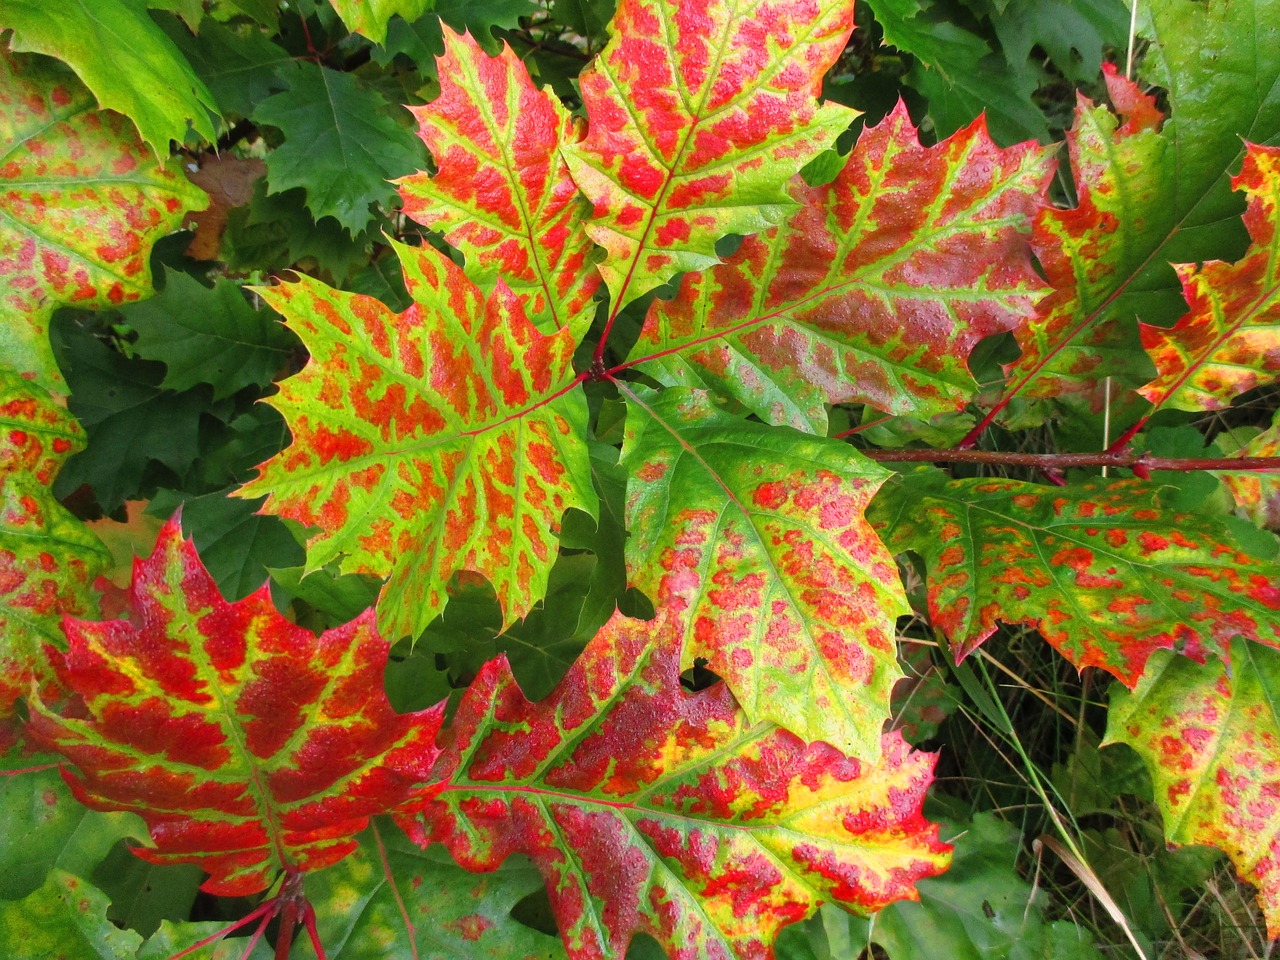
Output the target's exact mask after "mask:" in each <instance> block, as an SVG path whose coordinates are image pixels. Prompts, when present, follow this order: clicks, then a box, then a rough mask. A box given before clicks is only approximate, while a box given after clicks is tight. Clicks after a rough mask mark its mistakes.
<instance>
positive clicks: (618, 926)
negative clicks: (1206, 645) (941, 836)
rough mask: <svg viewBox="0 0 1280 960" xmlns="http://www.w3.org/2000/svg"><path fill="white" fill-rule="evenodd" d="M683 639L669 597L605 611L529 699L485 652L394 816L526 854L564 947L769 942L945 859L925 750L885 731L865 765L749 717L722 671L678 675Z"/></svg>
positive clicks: (893, 895) (451, 843)
mask: <svg viewBox="0 0 1280 960" xmlns="http://www.w3.org/2000/svg"><path fill="white" fill-rule="evenodd" d="M679 646H680V636H679V634H678V627H677V626H676V625H675V624H674V623H673V622H672V621H671V620H669V619H667V618H666V617H665V616H664V615H662V614H660V615H659V617H658V618H657V619H655V620H653V621H648V622H646V621H641V620H629V619H627V618H625V617H623V616H622V615H621V614H619V615H617V616H616V617H615V618H614V619H613V620H611V621H610V622H609V624H607V625H606V626H605V628H604V629H603V630H602V631H601V632H600V634H598V635H597V637H596V638H595V639H594V640H593V641H592V642H591V644H590V645H589V646H588V647H587V649H586V651H585V652H584V653H583V655H582V657H581V658H580V659H579V660H578V662H577V663H576V664H575V665H574V667H573V668H572V669H571V670H570V671H569V674H568V675H567V676H566V677H565V679H564V681H563V682H562V683H561V685H560V686H559V687H558V688H557V689H556V690H555V691H554V692H553V693H552V694H551V695H550V696H549V697H548V698H547V699H546V700H544V701H541V702H540V703H530V702H529V701H528V700H526V699H525V697H524V695H523V694H522V693H521V692H520V689H519V687H517V686H516V684H515V681H514V679H513V678H512V676H511V671H510V670H509V668H508V667H507V666H506V664H505V663H504V662H503V661H501V660H498V661H493V662H491V663H490V664H488V665H487V666H486V667H485V668H484V669H483V670H482V671H481V672H480V674H479V675H478V676H477V677H476V679H475V681H474V682H473V683H472V685H471V687H470V688H469V689H468V691H467V693H466V694H465V695H464V697H463V699H462V702H461V703H460V704H459V706H458V710H457V712H456V714H455V715H454V718H453V721H452V723H451V725H450V727H449V729H448V731H447V732H446V734H445V736H444V738H443V740H442V742H441V748H442V751H443V752H442V754H441V758H440V763H439V765H438V767H437V770H436V772H435V776H436V777H437V778H438V779H439V780H440V781H441V783H442V791H441V793H440V794H439V795H438V796H437V797H436V798H435V799H433V800H431V801H430V802H429V803H428V804H427V805H426V808H425V809H424V811H423V812H422V814H421V816H420V817H419V818H415V819H413V820H412V821H411V822H409V823H407V824H406V826H407V827H408V828H409V829H410V830H412V831H413V832H414V833H416V835H417V837H416V838H417V839H419V840H421V841H423V842H425V841H428V840H433V841H439V842H441V843H444V844H445V845H446V846H447V847H448V848H449V850H450V852H451V853H452V854H453V856H454V857H455V858H456V859H457V860H458V862H459V863H460V864H462V865H463V866H465V867H467V868H468V869H472V870H492V869H494V868H496V867H497V866H498V865H499V864H501V863H502V862H503V861H504V860H505V859H506V858H507V857H508V856H510V855H511V854H513V853H524V854H527V855H528V856H529V857H530V858H532V860H533V861H534V863H535V864H537V866H538V869H539V870H540V871H541V872H542V874H543V877H544V878H545V879H546V881H547V886H548V892H549V893H550V896H551V904H552V909H553V910H554V912H555V915H556V919H557V922H558V924H559V927H560V933H561V936H562V937H563V938H564V942H565V945H566V947H567V948H568V951H569V955H570V956H571V957H574V958H588V957H592V958H594V957H604V956H614V957H621V956H622V955H623V954H624V953H625V951H626V947H627V944H628V943H629V942H630V940H631V938H632V936H633V935H634V934H635V933H639V932H643V933H648V934H649V935H651V936H652V937H654V938H655V939H656V940H657V941H658V943H659V944H660V945H661V946H662V947H663V948H664V949H665V950H667V951H668V952H669V953H670V955H671V956H672V957H673V958H675V960H692V958H695V957H697V958H702V957H721V958H729V957H734V956H740V957H760V958H766V957H769V956H771V955H772V949H771V944H772V942H773V939H774V937H775V936H776V934H777V931H778V930H779V929H780V928H781V927H783V926H785V925H787V924H789V923H794V922H796V921H797V920H802V919H804V918H805V917H806V916H808V915H809V914H811V913H812V912H813V911H814V910H815V909H817V906H818V904H819V903H820V902H821V901H823V900H833V901H835V902H837V903H840V904H841V905H842V906H844V907H846V908H847V909H851V910H855V911H857V912H860V913H867V912H872V911H874V910H876V909H878V908H880V907H882V906H884V905H885V904H886V903H889V902H891V901H893V900H897V899H902V898H913V897H915V896H916V893H915V886H914V884H915V881H916V880H918V879H919V878H921V877H924V876H929V875H932V874H935V873H938V872H940V871H941V870H943V869H944V868H945V865H946V862H947V851H948V849H949V848H948V847H947V845H946V844H943V843H941V842H940V841H939V840H938V838H937V827H936V826H934V825H932V824H930V823H928V822H927V821H926V820H925V819H924V817H923V816H922V815H921V812H920V804H921V801H922V800H923V796H924V790H925V787H926V786H927V784H928V782H929V780H930V778H931V767H932V757H931V756H930V755H929V754H921V753H913V752H911V751H910V750H909V749H908V748H907V747H906V745H905V744H904V743H903V742H902V740H901V739H900V738H899V737H898V736H897V735H896V734H889V735H887V736H886V737H885V740H884V748H883V759H882V760H881V762H880V764H879V765H871V764H866V763H864V762H860V761H858V760H854V759H851V758H849V757H846V756H844V755H843V754H841V753H840V752H839V751H838V750H836V749H835V748H834V747H832V746H830V745H829V744H825V743H812V744H805V743H804V742H803V741H801V740H799V739H797V738H796V737H795V736H794V735H793V734H790V733H787V732H786V731H784V730H781V729H780V728H778V727H775V726H773V725H771V724H765V723H760V724H750V723H749V722H748V721H747V719H746V716H745V715H744V714H743V712H742V711H741V710H740V709H739V708H738V706H737V704H736V703H735V702H734V700H733V696H732V694H731V693H730V692H729V690H728V688H727V687H726V686H725V685H724V684H717V685H715V686H712V687H711V688H709V689H706V690H702V691H700V692H698V693H693V694H690V693H686V692H685V691H684V690H683V689H682V688H681V686H680V679H679V673H680V666H679V658H678V654H677V653H676V651H677V650H678V649H679Z"/></svg>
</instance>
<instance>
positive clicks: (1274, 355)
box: [1138, 143, 1280, 410]
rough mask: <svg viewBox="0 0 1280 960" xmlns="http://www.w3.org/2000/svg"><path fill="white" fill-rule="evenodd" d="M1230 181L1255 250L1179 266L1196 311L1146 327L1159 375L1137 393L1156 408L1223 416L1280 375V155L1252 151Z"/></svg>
mask: <svg viewBox="0 0 1280 960" xmlns="http://www.w3.org/2000/svg"><path fill="white" fill-rule="evenodd" d="M1231 182H1232V185H1233V186H1234V187H1235V188H1236V189H1237V190H1240V191H1242V192H1243V193H1244V194H1245V196H1246V197H1248V208H1247V209H1246V211H1245V215H1244V222H1245V226H1246V227H1248V230H1249V236H1250V237H1252V238H1253V244H1252V245H1251V246H1250V247H1249V249H1248V250H1247V251H1245V255H1244V257H1243V258H1241V259H1240V260H1238V261H1236V262H1235V263H1224V262H1222V261H1221V260H1215V261H1211V262H1209V263H1206V264H1204V265H1203V266H1197V265H1196V264H1178V265H1175V267H1174V269H1175V270H1177V271H1178V277H1179V279H1181V281H1182V290H1183V295H1184V296H1185V297H1186V298H1187V303H1188V305H1189V307H1190V309H1189V310H1188V312H1187V314H1186V316H1184V317H1183V318H1182V319H1181V320H1179V321H1178V322H1177V324H1176V325H1175V326H1174V327H1173V328H1172V329H1167V330H1166V329H1164V328H1162V327H1155V326H1151V325H1149V324H1142V325H1141V331H1142V346H1143V348H1144V349H1145V350H1146V351H1147V354H1148V355H1149V356H1150V357H1151V360H1152V362H1153V363H1154V364H1155V367H1156V373H1157V375H1156V378H1155V379H1154V380H1152V381H1151V382H1150V383H1148V384H1146V385H1145V386H1144V387H1142V388H1141V389H1140V390H1139V391H1138V392H1139V393H1141V394H1142V395H1143V396H1144V397H1146V398H1147V399H1148V400H1150V401H1151V402H1152V403H1153V404H1154V405H1155V406H1157V407H1162V406H1163V407H1173V408H1174V409H1176V410H1220V409H1223V408H1224V407H1227V406H1229V405H1230V403H1231V401H1232V400H1233V399H1235V398H1236V397H1237V396H1239V395H1240V394H1242V393H1244V392H1245V391H1247V390H1252V389H1253V388H1254V387H1259V386H1263V385H1265V384H1268V383H1271V382H1272V381H1273V380H1275V378H1276V377H1277V376H1280V231H1278V230H1277V207H1280V148H1275V147H1262V146H1257V145H1256V144H1252V143H1250V144H1246V146H1245V155H1244V165H1243V167H1242V168H1241V170H1240V172H1239V173H1238V174H1236V176H1235V177H1233V178H1232V181H1231Z"/></svg>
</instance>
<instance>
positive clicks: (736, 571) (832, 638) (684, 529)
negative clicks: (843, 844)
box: [622, 386, 909, 760]
mask: <svg viewBox="0 0 1280 960" xmlns="http://www.w3.org/2000/svg"><path fill="white" fill-rule="evenodd" d="M622 391H623V395H624V396H626V398H627V435H626V440H625V442H624V444H623V457H622V463H623V465H624V466H625V467H626V468H627V471H628V475H629V478H630V479H629V481H628V484H627V527H628V529H629V530H630V532H631V537H630V539H629V540H628V541H627V570H628V574H629V577H630V580H631V582H632V583H633V584H635V585H636V586H637V587H639V588H640V589H641V590H643V591H644V592H645V593H646V594H648V596H649V597H650V599H652V601H653V603H654V605H655V606H656V607H659V608H662V609H665V610H667V611H669V615H670V616H673V617H674V615H675V612H676V611H679V612H680V613H681V615H682V616H683V617H684V618H685V619H684V622H685V623H686V624H687V629H686V631H685V639H684V651H683V654H682V655H681V663H682V664H683V665H684V666H685V667H691V666H693V664H694V661H695V659H698V658H705V659H706V661H707V666H708V668H709V669H710V670H712V671H713V672H714V673H715V674H716V675H717V676H720V677H723V678H724V680H725V682H727V683H728V685H729V688H730V689H731V690H732V691H733V693H734V696H735V697H736V698H737V700H738V702H739V703H740V704H741V705H742V709H743V711H744V712H745V713H746V715H747V717H748V718H749V719H750V720H752V721H759V720H769V721H772V722H773V723H776V724H778V725H779V726H781V727H784V728H786V729H788V730H790V731H791V732H793V733H795V734H797V735H798V736H800V737H801V738H802V739H805V740H825V741H827V742H828V743H831V744H834V745H835V746H836V747H838V748H839V749H840V750H842V751H843V752H845V753H849V754H852V755H854V756H858V757H863V758H867V759H871V760H874V759H875V757H876V755H877V754H878V752H879V750H880V731H881V728H882V727H883V726H884V722H885V720H887V719H888V718H889V696H890V693H891V692H892V689H893V685H894V683H896V682H897V680H898V678H899V677H901V676H902V671H901V669H900V668H899V666H898V658H897V645H896V643H895V636H896V635H895V632H894V620H895V618H896V617H897V616H898V615H900V614H905V613H907V612H909V608H908V606H907V601H906V596H905V595H904V593H903V590H902V582H901V580H900V579H899V576H898V568H897V564H896V563H895V562H894V559H893V555H892V554H890V553H889V551H888V550H887V549H886V548H885V545H884V544H883V543H881V542H880V538H879V537H878V536H877V535H876V533H875V531H874V530H873V529H872V527H871V524H870V523H868V522H867V520H866V518H865V517H864V516H863V511H864V510H865V509H866V507H867V505H868V504H869V503H870V501H871V498H872V496H874V494H875V492H876V490H877V489H878V488H879V486H880V484H881V483H882V482H883V481H884V479H885V477H887V476H888V473H887V472H886V471H885V470H883V469H882V468H881V467H880V466H879V465H877V464H875V463H873V462H871V461H869V460H866V459H864V458H863V457H862V456H861V454H859V453H858V452H857V451H856V450H854V449H853V448H852V447H850V446H849V445H848V444H846V443H843V442H841V441H838V440H829V439H825V438H818V437H808V436H805V435H803V434H796V433H795V432H793V431H790V430H780V429H777V428H773V427H768V426H765V425H764V424H760V423H752V422H750V421H747V420H744V419H742V418H741V417H736V416H732V415H730V414H727V413H723V412H721V411H719V410H716V409H715V408H714V407H712V406H711V404H710V402H709V400H708V397H707V395H706V394H705V393H702V392H700V391H697V392H695V391H689V390H667V391H663V392H662V393H655V392H653V391H649V390H644V389H643V388H641V387H634V388H633V387H629V386H622Z"/></svg>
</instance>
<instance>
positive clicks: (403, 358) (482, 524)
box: [239, 244, 596, 637]
mask: <svg viewBox="0 0 1280 960" xmlns="http://www.w3.org/2000/svg"><path fill="white" fill-rule="evenodd" d="M396 252H397V254H398V255H399V257H400V261H401V265H402V267H403V269H404V273H405V282H406V284H407V286H408V289H409V293H410V295H411V296H412V298H413V301H414V303H413V305H412V306H410V307H409V309H408V310H406V311H405V312H404V313H400V314H396V313H393V312H392V311H391V310H390V309H388V308H387V307H386V306H384V305H383V304H382V303H381V302H380V301H378V300H376V299H374V298H373V297H368V296H362V295H358V294H350V293H344V292H342V291H340V290H334V289H332V288H330V287H327V286H325V285H324V284H323V283H320V282H319V281H316V280H312V279H309V278H305V277H304V278H302V279H301V280H299V281H297V282H294V283H285V284H281V285H280V286H278V287H272V288H269V289H264V290H262V291H261V293H262V296H263V298H264V299H266V301H267V302H268V303H269V304H271V306H273V307H274V308H275V309H276V310H278V311H279V312H280V313H281V314H282V315H283V316H284V317H285V319H286V320H287V321H288V324H289V326H290V327H291V328H292V329H293V331H294V332H295V333H297V334H298V336H299V337H301V338H302V341H303V343H304V344H305V345H306V347H307V350H308V351H309V352H310V354H311V360H310V362H309V363H308V365H307V367H306V368H305V369H304V370H303V371H302V372H301V373H299V374H298V375H296V376H294V377H292V378H291V379H289V380H286V381H285V382H284V384H283V385H282V387H281V390H280V393H279V394H278V395H276V396H275V397H272V398H271V399H270V400H269V402H270V403H271V404H272V405H273V406H274V407H276V408H277V409H278V410H279V411H280V412H281V413H282V414H284V416H285V419H286V420H287V421H288V424H289V428H290V430H292V431H293V443H292V445H291V446H289V447H288V448H286V449H285V450H284V451H283V452H282V453H280V454H279V455H277V456H276V457H274V458H273V459H271V460H268V461H267V462H266V463H265V464H263V465H262V467H261V468H260V469H261V475H260V476H259V478H258V479H257V480H254V481H252V482H250V483H249V484H247V485H246V486H245V487H243V488H241V490H240V491H239V495H240V496H244V497H257V496H261V495H263V494H269V497H268V499H267V502H266V504H265V506H264V509H265V510H266V511H268V512H271V513H276V514H279V515H280V516H283V517H287V518H289V519H292V520H297V521H299V522H301V523H303V524H305V525H307V526H313V527H319V529H320V532H319V533H318V534H317V535H316V536H315V537H313V538H312V539H311V541H310V542H309V543H308V549H307V569H308V571H310V570H315V569H317V568H319V567H321V566H324V565H325V564H326V563H328V562H329V561H330V560H333V559H335V558H337V557H339V556H341V557H342V561H341V569H342V571H343V572H345V573H367V574H372V575H374V576H378V577H387V576H389V577H390V581H389V582H388V583H387V585H386V586H385V587H384V588H383V591H382V594H381V597H380V599H379V602H378V618H379V620H378V622H379V626H380V629H381V630H382V632H383V633H384V634H386V635H387V636H390V637H400V636H403V635H406V634H412V635H415V636H416V635H417V634H418V633H420V632H421V631H422V630H423V629H424V628H425V627H426V625H427V624H428V623H430V622H431V621H432V620H433V619H434V618H435V617H436V616H437V615H438V614H439V613H440V611H441V610H443V609H444V605H445V602H446V599H447V598H446V593H445V587H446V585H447V584H448V582H449V578H450V577H451V576H452V575H453V574H454V573H455V572H457V571H460V570H470V571H474V572H476V573H480V574H482V575H484V576H485V577H487V578H488V579H489V581H490V583H492V584H493V587H494V590H495V591H496V592H497V596H498V601H499V603H500V605H501V607H502V611H503V622H504V625H507V624H510V623H511V622H512V621H514V620H515V619H517V618H519V617H522V616H524V615H525V614H526V613H527V612H528V611H529V609H530V608H531V607H532V606H533V604H534V603H535V602H536V601H537V600H538V599H539V598H540V597H541V596H542V594H543V592H544V591H545V589H546V583H547V576H548V574H549V573H550V570H551V565H552V563H553V562H554V561H555V557H556V537H557V535H558V533H559V527H560V521H561V517H562V516H563V514H564V511H565V510H566V509H568V508H569V507H577V508H578V509H580V510H584V511H586V512H588V513H590V514H592V515H594V514H595V512H596V496H595V492H594V490H593V489H592V486H591V472H590V464H589V456H588V452H587V444H586V439H585V437H586V421H587V407H586V401H585V399H584V398H583V396H582V394H581V392H580V391H576V390H572V389H571V388H572V387H573V386H574V385H575V384H576V382H577V380H576V379H575V375H574V371H573V368H572V366H571V361H572V358H573V349H574V339H573V332H572V331H571V330H568V329H567V328H566V329H561V330H559V331H557V332H556V333H555V334H552V335H550V336H544V335H543V334H541V333H539V332H538V331H537V330H536V329H534V327H533V325H532V324H531V323H530V322H529V320H528V319H527V318H526V316H525V314H524V311H523V310H522V309H521V307H520V303H519V301H518V300H517V298H516V296H515V294H513V293H512V292H511V291H510V290H509V289H507V288H506V287H505V286H503V285H501V284H500V285H499V286H498V287H497V288H496V289H495V290H494V292H493V293H492V294H491V295H490V296H489V297H488V298H487V299H486V298H485V297H483V296H482V295H481V293H480V291H479V290H478V289H477V288H476V286H475V285H474V284H473V283H472V282H471V281H470V280H468V279H467V278H466V276H465V275H464V274H463V272H462V270H461V269H460V268H459V267H457V266H456V265H455V264H454V263H453V262H452V261H451V260H449V258H448V257H446V256H445V255H444V254H442V253H439V252H438V251H436V250H434V249H432V248H431V247H428V246H423V247H404V246H400V245H398V244H397V245H396Z"/></svg>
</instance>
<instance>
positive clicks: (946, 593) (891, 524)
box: [873, 472, 1280, 686]
mask: <svg viewBox="0 0 1280 960" xmlns="http://www.w3.org/2000/svg"><path fill="white" fill-rule="evenodd" d="M873 518H874V519H875V520H876V521H877V523H878V524H879V525H880V526H881V529H882V530H883V532H884V534H885V539H886V541H887V542H888V543H889V545H890V547H891V548H892V549H893V550H894V551H895V552H903V551H907V550H910V551H914V552H915V553H917V554H919V555H920V557H921V558H922V559H923V560H924V564H925V569H926V575H927V592H928V604H929V619H930V622H931V623H932V624H933V626H934V627H935V628H937V629H940V630H942V631H943V632H944V633H945V634H946V635H947V637H948V638H949V639H950V640H951V643H952V645H953V647H954V649H955V653H956V656H957V659H959V658H962V657H964V656H966V655H967V654H969V653H970V652H972V651H973V650H974V649H976V648H977V647H978V646H980V645H981V644H982V642H983V641H984V640H986V639H987V637H989V636H990V635H991V634H992V633H993V632H994V631H995V629H996V625H997V623H998V622H1004V623H1007V624H1027V625H1029V626H1033V627H1036V628H1037V629H1039V631H1040V633H1041V635H1043V636H1044V638H1045V639H1046V640H1048V641H1049V643H1051V644H1052V645H1053V646H1054V647H1055V648H1056V649H1057V650H1058V652H1059V653H1061V654H1062V655H1063V656H1064V657H1066V658H1067V659H1068V660H1070V661H1071V662H1072V663H1073V664H1075V665H1076V666H1077V667H1079V668H1081V669H1083V668H1084V667H1090V666H1096V667H1101V668H1103V669H1104V670H1106V671H1108V672H1109V673H1111V674H1113V675H1115V676H1116V677H1119V678H1120V679H1121V680H1122V681H1124V682H1125V683H1126V684H1128V685H1129V686H1133V685H1134V684H1135V683H1136V682H1137V681H1138V677H1139V675H1140V674H1141V673H1142V670H1143V667H1144V665H1145V664H1146V662H1147V658H1148V657H1150V656H1151V654H1152V653H1153V652H1155V651H1156V650H1161V649H1174V650H1177V651H1178V652H1180V653H1184V654H1186V655H1187V656H1188V657H1191V658H1192V659H1194V660H1197V661H1200V662H1203V661H1204V660H1205V659H1206V658H1207V657H1208V656H1209V655H1210V654H1217V655H1219V656H1221V657H1223V658H1225V657H1227V655H1228V649H1229V645H1230V642H1231V640H1232V638H1234V637H1237V636H1242V637H1247V638H1249V639H1251V640H1258V641H1261V642H1263V643H1269V644H1271V645H1273V646H1280V566H1278V565H1277V564H1276V563H1275V562H1273V561H1261V560H1257V559H1255V558H1254V557H1251V556H1249V555H1248V554H1245V553H1242V552H1241V551H1240V550H1239V549H1238V548H1236V547H1233V546H1231V545H1230V544H1229V543H1225V542H1223V540H1222V539H1221V536H1222V534H1221V532H1220V531H1219V530H1218V528H1217V525H1216V524H1214V523H1212V522H1211V521H1209V520H1206V519H1203V518H1200V517H1197V516H1192V515H1184V514H1178V513H1175V512H1173V511H1172V510H1168V509H1165V508H1163V507H1161V506H1160V502H1159V490H1158V488H1155V487H1152V486H1150V485H1148V484H1145V483H1142V482H1140V481H1136V480H1134V481H1119V482H1113V483H1109V484H1105V483H1099V484H1081V485H1079V486H1072V487H1046V486H1038V485H1036V484H1032V483H1026V482H1023V481H1020V480H996V479H981V478H979V479H972V480H954V481H950V482H947V481H946V480H945V478H943V476H942V475H941V474H939V473H937V472H929V473H924V474H908V475H906V476H904V477H902V478H901V479H900V480H898V481H895V482H893V483H891V484H890V485H888V486H886V488H885V490H884V491H883V492H882V494H881V497H880V498H879V499H878V500H877V502H876V506H875V508H874V512H873Z"/></svg>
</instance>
